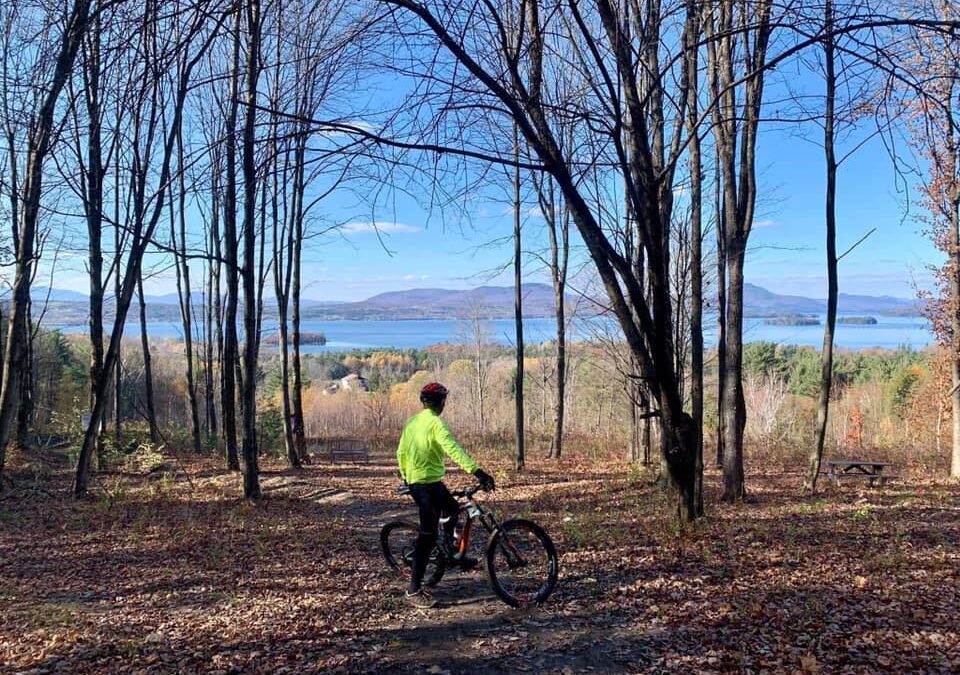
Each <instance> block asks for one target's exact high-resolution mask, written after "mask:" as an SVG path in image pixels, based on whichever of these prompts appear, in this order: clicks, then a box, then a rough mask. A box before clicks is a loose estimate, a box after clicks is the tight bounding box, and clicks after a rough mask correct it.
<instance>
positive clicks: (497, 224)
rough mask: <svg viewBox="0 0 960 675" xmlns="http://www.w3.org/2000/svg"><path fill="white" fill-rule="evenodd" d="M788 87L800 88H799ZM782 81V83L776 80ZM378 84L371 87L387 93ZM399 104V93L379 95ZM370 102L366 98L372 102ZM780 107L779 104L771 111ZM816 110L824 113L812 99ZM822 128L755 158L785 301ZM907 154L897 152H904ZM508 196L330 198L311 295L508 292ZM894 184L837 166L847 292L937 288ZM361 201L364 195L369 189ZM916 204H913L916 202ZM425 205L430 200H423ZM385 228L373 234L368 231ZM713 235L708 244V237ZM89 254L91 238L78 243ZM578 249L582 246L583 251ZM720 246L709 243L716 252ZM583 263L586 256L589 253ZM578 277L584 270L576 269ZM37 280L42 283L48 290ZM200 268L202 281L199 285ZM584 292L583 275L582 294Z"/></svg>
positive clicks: (808, 280)
mask: <svg viewBox="0 0 960 675" xmlns="http://www.w3.org/2000/svg"><path fill="white" fill-rule="evenodd" d="M791 78H792V79H791ZM778 80H779V81H778ZM380 86H381V85H379V84H378V85H375V86H374V89H377V90H379V87H380ZM787 87H790V88H792V89H795V90H796V89H800V90H805V91H806V92H807V93H812V94H814V95H815V96H819V95H822V94H820V90H821V89H822V84H821V83H820V81H819V78H818V77H817V76H816V75H815V74H814V73H812V72H811V71H810V70H809V69H808V68H807V69H806V70H804V67H800V66H796V71H795V72H793V73H790V72H786V73H785V76H784V77H783V78H771V83H770V86H769V87H768V97H769V98H770V99H775V98H782V96H781V95H782V94H783V93H784V92H785V90H786V88H787ZM384 93H387V94H388V96H390V97H391V98H393V97H396V96H399V92H398V91H396V90H395V91H392V92H383V91H380V94H384ZM368 94H369V92H368ZM773 105H776V104H771V106H773ZM815 105H820V103H819V102H817V101H816V100H815ZM861 126H862V129H863V130H865V131H863V132H861V136H859V137H854V138H849V139H844V140H842V141H841V143H840V147H839V150H838V151H839V154H840V155H843V154H844V153H846V152H847V151H849V150H850V149H851V148H852V147H854V145H855V144H856V143H857V142H859V141H860V140H862V138H863V135H862V134H863V133H866V132H868V131H869V130H870V129H871V128H872V121H871V120H870V119H866V120H865V121H864V122H863V124H862V125H861ZM820 133H821V132H820V131H819V127H818V126H816V125H815V124H805V125H803V126H802V127H798V126H786V125H784V126H779V127H778V126H775V125H774V124H767V125H765V126H764V127H762V129H761V135H760V143H759V148H758V169H759V175H758V185H759V195H760V197H759V200H758V206H757V215H756V218H755V225H754V231H753V233H752V235H751V238H750V247H749V252H748V258H747V269H746V278H747V281H748V282H749V283H754V284H758V285H760V286H763V287H765V288H768V289H769V290H771V291H774V292H778V293H787V294H797V295H805V296H809V297H824V296H825V294H826V274H825V270H824V256H825V244H824V225H823V222H824V216H823V200H824V194H823V192H824V176H823V173H824V169H823V155H822V149H821V147H820V145H819V143H820V138H819V136H820ZM902 150H903V148H901V151H902ZM503 182H504V185H503V188H504V190H503V193H502V194H494V192H497V193H499V190H493V189H491V194H490V195H479V196H477V195H475V196H473V197H472V198H471V202H470V203H469V204H468V205H467V206H466V207H465V208H464V209H463V210H462V211H458V210H457V209H455V208H450V209H447V210H446V211H445V212H440V211H429V212H428V211H425V210H424V208H425V207H424V206H423V205H422V204H419V203H418V200H417V199H414V198H413V197H411V196H409V195H407V194H403V193H401V192H397V193H396V194H393V195H391V197H390V199H389V200H381V201H386V202H387V203H388V206H383V205H381V206H378V207H371V206H370V205H369V204H367V203H365V199H364V198H363V196H362V195H361V197H358V196H357V195H356V188H355V189H354V192H353V193H345V194H343V193H342V194H334V195H332V196H331V197H330V198H329V199H328V200H327V201H326V202H324V203H323V204H322V205H321V207H320V208H321V209H322V212H323V213H324V214H325V215H326V217H325V218H324V220H323V224H322V227H329V226H331V225H338V226H339V230H338V231H337V232H335V233H331V234H328V235H324V236H322V237H319V238H317V239H315V240H313V241H311V242H310V243H309V245H308V246H307V248H306V251H305V268H304V279H305V286H306V288H305V292H304V295H305V297H307V298H311V299H317V300H360V299H363V298H367V297H369V296H372V295H375V294H377V293H381V292H384V291H392V290H399V289H406V288H416V287H426V286H429V287H440V288H469V287H474V286H477V285H480V284H484V283H492V284H504V285H506V284H510V283H512V269H506V266H507V265H509V262H510V259H511V256H512V242H511V240H510V236H511V233H512V227H513V225H512V214H511V210H510V207H509V204H508V201H507V200H506V198H505V194H506V191H507V190H508V189H509V183H508V180H507V177H506V176H504V181H503ZM896 186H897V181H896V176H895V173H894V169H893V165H892V162H891V160H890V157H889V155H888V152H887V149H886V147H885V145H884V143H883V142H882V140H881V139H880V138H879V137H878V138H874V139H872V140H871V141H869V142H867V143H866V144H865V145H864V146H863V147H861V148H859V149H858V150H857V152H856V153H854V154H853V155H852V156H851V157H850V158H849V159H848V160H846V161H845V162H844V164H843V165H842V166H841V168H840V172H839V198H838V205H837V206H838V249H839V250H840V251H844V250H846V249H847V248H848V247H849V246H850V245H852V244H853V243H854V242H856V241H857V240H858V239H859V238H860V237H862V236H863V235H864V234H866V233H867V232H868V231H869V230H871V229H872V228H876V231H875V232H874V233H873V234H872V235H871V236H870V237H868V238H867V239H866V240H865V241H864V242H863V243H861V244H860V245H859V246H858V247H857V248H856V249H855V250H854V251H853V252H852V253H851V254H850V255H848V256H847V257H846V258H844V259H843V260H842V261H841V265H840V288H841V292H847V293H858V294H870V295H894V296H899V297H905V298H909V297H913V296H914V295H915V293H916V288H917V287H918V286H919V287H923V288H925V287H928V286H929V285H930V274H929V272H928V270H927V268H928V266H929V265H930V264H934V263H939V261H940V260H941V259H942V255H941V254H940V253H939V252H938V251H937V250H936V249H935V248H934V246H933V245H932V243H931V242H930V241H929V239H928V238H927V237H926V236H925V235H924V234H923V233H922V232H921V226H920V225H919V224H918V223H917V221H916V220H915V216H916V215H918V214H920V212H921V207H920V206H919V205H918V204H912V205H911V206H910V209H911V211H908V210H907V204H908V195H906V194H904V193H903V192H902V191H899V192H898V190H897V189H896ZM361 191H362V190H361ZM912 197H915V195H912ZM424 201H425V198H424ZM532 206H533V204H532V203H531V204H527V205H526V207H525V208H526V209H527V211H528V215H527V217H526V219H525V225H524V227H525V233H524V237H525V244H526V249H527V250H528V252H529V254H528V256H527V259H526V261H525V265H526V270H527V279H528V280H529V281H547V277H546V275H545V273H544V271H543V265H542V263H541V262H539V261H538V260H537V259H536V257H535V255H533V252H535V251H542V250H544V249H545V248H546V244H545V236H544V234H543V231H542V222H541V220H540V219H539V218H538V217H537V215H536V210H535V209H533V208H531V207H532ZM374 222H376V223H377V228H376V229H375V228H374V227H373V225H372V223H374ZM708 237H712V235H708ZM80 244H81V246H79V247H78V248H80V249H81V250H82V246H83V245H85V240H83V241H80ZM577 244H579V241H578V240H577V241H575V245H577ZM708 246H712V244H708ZM581 258H582V251H581ZM572 265H573V266H574V267H575V266H576V263H573V264H572ZM168 267H169V265H165V266H159V267H157V266H154V267H153V276H152V278H150V279H149V280H148V281H147V283H146V289H147V292H148V293H151V294H163V293H169V292H172V291H174V290H175V285H174V280H173V274H172V271H170V270H169V269H166V268H168ZM46 272H47V271H45V273H44V274H41V277H40V278H39V279H38V283H39V284H45V278H44V277H45V276H46ZM201 278H202V277H201V275H200V270H199V268H198V269H197V270H196V271H195V272H194V279H195V282H199V280H200V279H201ZM577 284H579V285H580V286H581V287H582V286H585V285H586V284H587V280H586V278H585V276H582V277H581V278H580V279H579V280H578V281H577V282H576V283H575V285H577ZM54 285H55V286H57V287H59V288H70V289H74V290H82V289H85V288H86V275H85V273H84V266H83V256H82V254H81V255H74V256H70V255H64V256H62V257H61V259H60V261H59V263H58V269H57V273H56V278H55V281H54Z"/></svg>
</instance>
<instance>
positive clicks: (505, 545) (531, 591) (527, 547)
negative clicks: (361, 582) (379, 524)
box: [380, 485, 559, 607]
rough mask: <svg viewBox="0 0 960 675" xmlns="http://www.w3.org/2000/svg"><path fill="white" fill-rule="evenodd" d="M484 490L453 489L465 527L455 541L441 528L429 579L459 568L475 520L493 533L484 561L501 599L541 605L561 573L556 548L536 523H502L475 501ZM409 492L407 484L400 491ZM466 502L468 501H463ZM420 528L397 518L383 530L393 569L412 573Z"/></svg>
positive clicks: (382, 539)
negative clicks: (463, 516)
mask: <svg viewBox="0 0 960 675" xmlns="http://www.w3.org/2000/svg"><path fill="white" fill-rule="evenodd" d="M479 490H480V486H479V485H476V486H474V487H471V488H467V489H466V490H458V491H455V492H451V493H450V494H452V495H453V496H454V498H456V499H457V500H458V502H459V503H460V513H462V514H466V520H465V521H464V523H463V525H462V527H461V529H460V531H459V532H458V533H457V534H456V535H455V536H454V540H453V541H452V542H450V541H445V539H446V537H445V536H444V533H443V530H442V527H441V528H440V531H439V533H438V536H437V544H436V545H435V546H434V547H433V550H432V551H431V552H430V558H429V561H428V563H427V572H426V574H425V575H424V583H425V584H426V585H427V586H436V585H437V584H438V583H440V580H441V579H442V578H443V575H444V573H445V572H446V571H447V570H449V569H451V568H456V567H460V560H459V559H457V558H454V555H455V554H456V553H459V554H460V556H459V557H461V558H462V557H465V556H466V552H467V551H468V550H469V546H470V537H471V535H472V533H473V525H474V523H475V522H477V523H480V525H481V526H482V527H483V528H484V529H485V530H486V531H487V532H488V533H489V538H488V539H487V547H486V552H485V555H484V561H485V563H486V568H487V578H488V579H489V581H490V587H491V588H492V589H493V592H494V593H496V595H497V597H498V598H500V599H501V600H502V601H503V602H505V603H507V604H508V605H510V606H511V607H522V606H530V605H539V604H542V603H543V602H545V601H546V599H547V598H548V597H549V596H550V594H551V593H552V592H553V589H554V588H555V587H556V585H557V578H558V576H559V564H558V562H557V550H556V548H555V547H554V545H553V541H551V539H550V536H549V535H548V534H547V533H546V531H544V529H543V528H542V527H540V526H539V525H537V524H536V523H534V522H532V521H529V520H524V519H522V518H515V519H512V520H507V521H505V522H503V523H501V522H499V521H498V520H497V518H496V516H494V515H493V512H491V511H490V510H489V509H487V508H485V507H484V506H483V505H482V504H479V503H478V502H477V501H475V500H474V498H473V496H474V495H475V494H476V493H477V492H478V491H479ZM407 492H409V489H408V488H406V486H403V487H402V488H400V490H399V493H400V494H405V493H407ZM460 500H464V501H462V502H461V501H460ZM419 531H420V527H419V525H418V524H417V523H415V522H413V521H412V520H394V521H391V522H389V523H387V524H386V525H384V526H383V528H382V529H381V530H380V550H381V551H382V552H383V557H384V558H385V559H386V561H387V564H388V565H389V566H390V567H391V569H393V570H395V571H396V572H398V573H399V574H400V575H401V576H405V577H408V576H409V575H410V570H411V567H412V565H413V550H414V547H415V546H416V542H417V535H418V533H419Z"/></svg>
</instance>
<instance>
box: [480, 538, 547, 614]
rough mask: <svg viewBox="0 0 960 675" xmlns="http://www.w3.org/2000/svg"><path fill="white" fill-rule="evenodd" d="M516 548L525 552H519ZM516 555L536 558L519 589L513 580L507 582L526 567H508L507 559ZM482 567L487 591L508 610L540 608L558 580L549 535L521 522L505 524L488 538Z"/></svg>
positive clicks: (528, 564)
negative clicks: (530, 606)
mask: <svg viewBox="0 0 960 675" xmlns="http://www.w3.org/2000/svg"><path fill="white" fill-rule="evenodd" d="M508 546H509V547H510V548H509V549H508V548H507V547H508ZM520 546H523V547H524V548H525V550H524V551H519V550H518V549H519V547H520ZM511 549H512V550H511ZM516 553H520V554H521V556H522V557H530V556H536V558H537V560H536V561H534V563H535V564H536V565H537V568H536V569H533V568H531V571H530V573H529V574H528V575H527V576H528V577H529V579H524V580H520V581H521V584H520V585H519V587H518V584H517V580H516V579H511V576H513V577H516V576H519V575H517V574H512V573H514V572H515V571H516V570H522V569H526V568H527V567H529V566H530V563H526V564H524V565H522V566H511V564H510V558H511V557H512V555H515V554H516ZM486 563H487V578H488V579H489V581H490V587H491V588H493V592H494V593H496V595H497V597H498V598H500V599H501V600H502V601H503V602H505V603H507V604H508V605H510V606H511V607H522V606H525V605H540V604H543V603H544V602H545V601H546V600H547V598H548V597H550V594H551V593H553V591H554V589H555V588H556V586H557V580H558V579H559V576H560V564H559V561H558V559H557V549H556V547H554V545H553V541H552V540H551V539H550V535H548V534H547V532H546V530H544V529H543V528H542V527H540V526H539V525H537V524H536V523H534V522H532V521H529V520H524V519H515V520H508V521H506V522H505V523H503V524H501V525H500V528H499V529H498V530H497V531H496V532H494V533H493V534H492V535H491V536H490V540H489V541H488V542H487V552H486ZM511 581H513V583H511Z"/></svg>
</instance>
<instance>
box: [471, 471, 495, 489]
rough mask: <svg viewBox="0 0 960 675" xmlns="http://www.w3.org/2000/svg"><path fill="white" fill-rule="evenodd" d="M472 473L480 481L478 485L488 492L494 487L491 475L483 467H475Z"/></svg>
mask: <svg viewBox="0 0 960 675" xmlns="http://www.w3.org/2000/svg"><path fill="white" fill-rule="evenodd" d="M473 475H474V476H475V477H476V479H477V480H478V481H480V487H481V488H483V489H484V490H486V491H487V492H489V491H490V490H492V489H494V488H495V487H496V483H495V482H494V481H493V476H491V475H490V474H488V473H487V472H486V471H484V470H483V469H477V470H476V471H474V472H473Z"/></svg>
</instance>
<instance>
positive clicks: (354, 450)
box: [304, 436, 370, 462]
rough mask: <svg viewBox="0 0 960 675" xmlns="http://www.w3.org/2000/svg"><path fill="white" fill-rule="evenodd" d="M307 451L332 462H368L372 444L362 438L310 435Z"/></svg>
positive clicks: (307, 439)
mask: <svg viewBox="0 0 960 675" xmlns="http://www.w3.org/2000/svg"><path fill="white" fill-rule="evenodd" d="M304 440H305V442H306V446H307V452H308V453H309V454H311V455H319V456H320V457H322V458H324V459H326V460H328V461H331V462H359V461H363V462H368V461H369V460H370V444H369V443H368V442H367V441H365V440H364V439H362V438H326V437H317V436H308V437H307V438H306V439H304Z"/></svg>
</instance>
